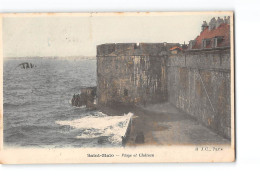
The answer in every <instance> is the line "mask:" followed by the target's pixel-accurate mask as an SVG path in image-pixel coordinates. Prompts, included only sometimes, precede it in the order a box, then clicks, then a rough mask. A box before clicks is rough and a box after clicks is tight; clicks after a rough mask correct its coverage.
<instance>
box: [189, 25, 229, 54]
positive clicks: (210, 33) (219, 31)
mask: <svg viewBox="0 0 260 176" xmlns="http://www.w3.org/2000/svg"><path fill="white" fill-rule="evenodd" d="M217 36H223V37H224V38H223V40H222V42H220V43H218V47H224V46H230V25H229V24H225V23H223V24H221V25H220V26H219V27H218V28H216V29H213V30H209V27H207V28H206V29H204V31H202V32H201V33H200V35H199V36H198V37H197V38H196V39H195V40H196V44H195V46H194V47H193V49H200V48H201V46H202V40H203V39H210V38H214V37H217ZM207 48H211V43H210V44H209V45H208V46H207Z"/></svg>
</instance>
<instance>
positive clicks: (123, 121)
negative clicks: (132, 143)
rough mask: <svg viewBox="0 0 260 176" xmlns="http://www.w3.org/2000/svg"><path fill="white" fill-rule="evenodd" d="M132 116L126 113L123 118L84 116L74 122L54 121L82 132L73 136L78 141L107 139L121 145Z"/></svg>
mask: <svg viewBox="0 0 260 176" xmlns="http://www.w3.org/2000/svg"><path fill="white" fill-rule="evenodd" d="M132 116H133V114H132V113H128V114H126V115H123V116H103V117H97V116H86V117H83V118H80V119H76V120H68V121H56V122H55V123H56V124H59V125H62V126H66V125H67V126H70V127H72V128H75V129H84V131H83V132H82V133H81V134H79V135H77V136H75V137H76V138H78V139H91V138H102V137H107V138H108V141H109V142H110V143H112V144H121V143H122V136H124V134H125V131H126V129H127V126H128V123H129V121H130V119H131V118H132Z"/></svg>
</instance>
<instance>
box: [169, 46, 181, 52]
mask: <svg viewBox="0 0 260 176" xmlns="http://www.w3.org/2000/svg"><path fill="white" fill-rule="evenodd" d="M175 49H179V50H182V48H180V47H178V46H174V47H172V48H171V49H170V50H171V51H172V50H175Z"/></svg>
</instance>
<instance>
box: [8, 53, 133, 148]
mask: <svg viewBox="0 0 260 176" xmlns="http://www.w3.org/2000/svg"><path fill="white" fill-rule="evenodd" d="M23 62H29V63H32V64H33V65H35V66H36V67H34V68H28V69H23V68H21V67H19V66H18V65H19V64H21V63H23ZM3 81H4V82H3V93H4V97H3V108H4V111H3V115H4V130H3V131H4V147H39V148H46V147H51V148H64V147H74V148H75V147H76V148H77V147H78V148H81V147H122V138H121V136H122V135H123V134H124V132H125V129H126V126H127V123H129V119H130V118H131V116H132V114H131V113H129V114H125V115H122V116H108V115H106V114H104V113H102V112H100V111H98V110H95V111H90V110H88V109H87V108H86V107H73V106H72V105H71V99H72V96H73V95H74V94H77V93H80V90H81V88H84V87H92V86H96V82H97V76H96V59H63V58H57V59H50V58H30V59H21V58H12V59H4V63H3Z"/></svg>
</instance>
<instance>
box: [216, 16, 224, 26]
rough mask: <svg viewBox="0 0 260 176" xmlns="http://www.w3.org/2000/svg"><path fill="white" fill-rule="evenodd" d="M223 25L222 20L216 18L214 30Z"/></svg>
mask: <svg viewBox="0 0 260 176" xmlns="http://www.w3.org/2000/svg"><path fill="white" fill-rule="evenodd" d="M223 23H224V20H223V19H222V18H219V17H218V19H217V22H216V28H218V27H219V26H220V25H221V24H223Z"/></svg>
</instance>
